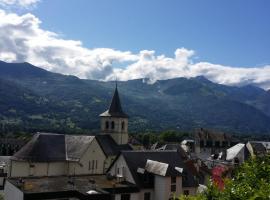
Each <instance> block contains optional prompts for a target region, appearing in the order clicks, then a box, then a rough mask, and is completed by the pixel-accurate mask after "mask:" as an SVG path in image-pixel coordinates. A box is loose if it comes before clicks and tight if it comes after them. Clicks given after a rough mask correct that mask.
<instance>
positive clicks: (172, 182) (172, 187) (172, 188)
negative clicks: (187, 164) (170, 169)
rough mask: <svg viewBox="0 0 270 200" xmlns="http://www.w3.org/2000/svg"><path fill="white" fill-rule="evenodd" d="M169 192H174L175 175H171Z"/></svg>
mask: <svg viewBox="0 0 270 200" xmlns="http://www.w3.org/2000/svg"><path fill="white" fill-rule="evenodd" d="M171 192H176V177H171Z"/></svg>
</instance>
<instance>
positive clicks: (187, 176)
mask: <svg viewBox="0 0 270 200" xmlns="http://www.w3.org/2000/svg"><path fill="white" fill-rule="evenodd" d="M182 156H183V155H182V153H181V152H179V151H176V150H171V151H166V150H163V151H151V150H148V151H123V152H122V153H121V154H120V155H119V156H118V157H117V158H116V160H115V162H114V163H113V164H112V165H111V167H110V169H109V170H108V174H109V175H110V176H111V177H115V178H116V179H119V180H122V181H127V182H129V183H132V184H135V185H136V186H137V187H138V188H139V191H138V192H133V193H126V194H119V195H116V198H115V199H116V200H118V199H119V200H120V199H121V200H122V199H124V195H125V196H126V199H134V200H137V199H138V200H139V199H144V200H164V199H172V198H173V197H174V196H176V197H177V196H179V195H180V194H185V195H194V194H196V192H197V187H198V182H197V180H196V178H195V176H194V174H192V172H191V167H190V166H189V165H187V163H186V162H185V158H183V157H182ZM194 167H195V166H194Z"/></svg>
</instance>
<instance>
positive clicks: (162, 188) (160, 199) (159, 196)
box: [154, 176, 171, 200]
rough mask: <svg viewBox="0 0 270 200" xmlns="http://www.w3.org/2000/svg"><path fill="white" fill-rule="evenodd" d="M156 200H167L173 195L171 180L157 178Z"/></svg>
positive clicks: (155, 183) (161, 177) (155, 185)
mask: <svg viewBox="0 0 270 200" xmlns="http://www.w3.org/2000/svg"><path fill="white" fill-rule="evenodd" d="M154 188H155V200H165V199H166V200H167V199H169V198H170V194H171V178H170V177H163V176H155V181H154Z"/></svg>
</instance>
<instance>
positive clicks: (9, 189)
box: [4, 181, 23, 200]
mask: <svg viewBox="0 0 270 200" xmlns="http://www.w3.org/2000/svg"><path fill="white" fill-rule="evenodd" d="M4 195H5V200H23V192H22V191H20V190H19V189H18V188H17V187H15V186H14V185H13V184H11V183H10V182H9V181H6V183H5V189H4Z"/></svg>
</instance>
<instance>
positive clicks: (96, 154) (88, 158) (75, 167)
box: [68, 139, 106, 175]
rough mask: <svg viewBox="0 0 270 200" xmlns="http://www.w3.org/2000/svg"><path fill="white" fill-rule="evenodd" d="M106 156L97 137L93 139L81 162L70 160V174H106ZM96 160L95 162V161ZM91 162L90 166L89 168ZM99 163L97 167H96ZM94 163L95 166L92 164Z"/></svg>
mask: <svg viewBox="0 0 270 200" xmlns="http://www.w3.org/2000/svg"><path fill="white" fill-rule="evenodd" d="M105 160H106V156H105V155H104V153H103V151H102V149H101V147H100V146H99V144H98V142H97V140H96V139H93V141H92V142H91V144H90V145H89V147H88V149H87V150H86V152H85V153H84V154H83V156H82V157H81V159H80V161H79V163H76V162H69V163H68V171H69V172H68V173H69V175H74V173H75V175H83V174H104V163H105ZM93 161H94V162H93ZM89 162H90V168H89ZM96 163H97V168H96ZM93 164H94V167H92V165H93Z"/></svg>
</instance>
